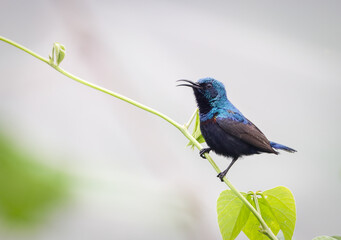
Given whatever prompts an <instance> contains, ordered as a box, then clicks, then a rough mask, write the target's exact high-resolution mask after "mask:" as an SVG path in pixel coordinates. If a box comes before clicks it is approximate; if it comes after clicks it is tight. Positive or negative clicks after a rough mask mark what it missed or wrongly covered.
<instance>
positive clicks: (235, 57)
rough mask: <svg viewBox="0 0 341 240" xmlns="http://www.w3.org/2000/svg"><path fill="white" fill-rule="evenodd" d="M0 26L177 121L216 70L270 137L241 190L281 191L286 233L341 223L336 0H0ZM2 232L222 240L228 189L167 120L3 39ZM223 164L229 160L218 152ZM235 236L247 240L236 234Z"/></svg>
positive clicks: (241, 176) (340, 24)
mask: <svg viewBox="0 0 341 240" xmlns="http://www.w3.org/2000/svg"><path fill="white" fill-rule="evenodd" d="M0 6H1V7H0V35H2V36H5V37H7V38H9V39H12V40H14V41H16V42H18V43H20V44H22V45H24V46H26V47H27V48H29V49H31V50H33V51H35V52H37V53H39V54H41V55H42V56H44V57H48V55H49V54H50V53H51V50H52V45H53V43H54V42H56V41H57V42H60V43H62V44H64V45H65V46H66V52H67V54H66V57H65V59H64V61H63V62H62V64H61V67H63V68H64V69H66V70H67V71H69V72H71V73H73V74H74V75H77V76H79V77H81V78H83V79H85V80H87V81H90V82H93V83H95V84H98V85H100V86H103V87H105V88H108V89H110V90H113V91H115V92H118V93H121V94H123V95H125V96H128V97H130V98H133V99H135V100H137V101H140V102H141V103H144V104H146V105H148V106H150V107H153V108H155V109H157V110H159V111H161V112H163V113H165V114H167V115H168V116H170V117H172V118H173V119H174V120H176V121H178V122H180V123H185V122H186V121H187V120H188V118H189V117H190V115H191V114H192V112H193V111H194V109H195V100H194V96H193V94H192V91H191V90H190V89H186V88H176V87H175V85H176V82H175V81H176V80H177V79H181V78H182V79H183V78H185V79H190V80H197V79H198V78H202V77H207V76H210V77H214V78H216V79H218V80H220V81H222V82H223V83H224V84H225V86H226V88H227V94H228V96H229V99H230V100H231V101H232V102H233V103H234V104H235V105H236V106H237V107H238V108H239V109H240V110H241V111H242V112H243V113H244V114H245V115H246V116H247V117H248V118H249V119H251V120H252V121H253V122H254V123H255V124H256V125H257V126H258V127H259V128H260V129H261V130H262V131H263V132H264V133H265V134H266V135H267V137H268V138H269V139H270V140H273V141H276V142H280V143H283V144H286V145H288V146H290V147H293V148H295V149H297V150H298V152H297V153H295V154H288V153H282V154H280V155H279V156H274V155H267V154H264V155H258V156H250V157H246V158H245V159H242V160H240V161H238V163H237V164H236V165H235V166H234V167H233V168H232V170H231V171H230V172H229V179H230V180H231V182H232V183H233V184H234V185H235V186H236V187H237V188H238V189H239V190H240V191H245V192H247V191H249V190H252V191H257V190H266V189H270V188H273V187H276V186H278V185H284V186H286V187H288V188H290V189H291V191H292V192H293V194H294V196H295V199H296V204H297V222H296V230H295V233H294V239H312V238H313V237H314V236H317V235H336V234H340V233H341V228H340V227H341V225H340V214H341V206H340V202H341V190H340V189H341V161H340V158H341V153H340V147H341V144H340V140H339V135H340V130H341V128H340V121H341V111H340V106H339V104H340V101H341V95H340V90H341V81H340V75H341V68H340V64H341V31H340V29H341V15H340V9H341V2H340V1H337V0H335V1H333V0H328V1H190V0H185V1H178V0H176V1H170V0H169V1H165V0H161V1H156V0H155V1H153V0H151V1H136V0H135V1H116V0H113V1H89V0H86V1H80V0H67V1H66V0H60V1H53V0H48V1H47V0H33V1H24V0H21V1H20V0H14V1H10V0H0ZM0 71H1V87H0V239H4V240H24V239H25V240H26V239H28V240H31V239H32V240H33V239H34V240H46V239H49V240H50V239H51V240H57V239H58V240H59V239H64V240H68V239H73V240H74V239H76V240H77V239H82V240H87V239H89V240H90V239H102V240H106V239H123V240H125V239H127V240H128V239H137V238H138V239H179V240H187V239H198V240H201V239H221V236H220V232H219V228H218V223H217V214H216V200H217V198H218V196H219V193H220V192H221V191H222V190H225V189H226V186H225V185H224V184H222V183H220V182H219V180H218V179H217V178H216V177H215V176H216V173H215V172H214V170H213V169H212V167H211V166H210V165H209V163H208V162H207V161H205V160H203V159H201V158H200V157H199V155H198V151H197V150H194V151H192V150H191V149H190V148H188V147H187V148H186V144H187V142H188V141H187V139H186V138H185V137H184V136H183V135H182V134H181V133H180V132H179V131H178V130H177V129H175V128H174V127H173V126H172V125H170V124H168V123H167V122H165V121H164V120H162V119H160V118H158V117H156V116H153V115H151V114H149V113H147V112H144V111H142V110H140V109H137V108H135V107H133V106H131V105H129V104H127V103H125V102H122V101H120V100H118V99H115V98H113V97H111V96H108V95H105V94H103V93H101V92H98V91H96V90H94V89H91V88H89V87H86V86H84V85H81V84H79V83H76V82H74V81H72V80H71V79H68V78H67V77H65V76H63V75H61V74H60V73H58V72H57V71H55V70H54V69H52V68H51V67H49V66H48V65H46V64H44V63H43V62H41V61H39V60H37V59H35V58H33V57H32V56H30V55H28V54H26V53H24V52H23V51H20V50H18V49H16V48H14V47H12V46H10V45H8V44H5V43H3V42H0ZM212 156H213V157H214V159H215V160H216V162H217V164H218V165H219V166H220V167H221V168H222V169H223V168H225V167H226V166H227V165H228V163H229V161H230V160H227V159H225V158H223V157H220V156H216V155H215V154H212ZM237 239H246V237H245V235H243V234H242V233H241V235H240V236H239V237H238V238H237Z"/></svg>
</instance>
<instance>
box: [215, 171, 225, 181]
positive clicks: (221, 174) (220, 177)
mask: <svg viewBox="0 0 341 240" xmlns="http://www.w3.org/2000/svg"><path fill="white" fill-rule="evenodd" d="M225 175H226V174H225V173H224V172H221V173H219V174H218V175H217V177H218V178H219V179H220V181H222V182H224V177H225Z"/></svg>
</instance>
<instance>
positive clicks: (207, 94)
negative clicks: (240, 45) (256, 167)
mask: <svg viewBox="0 0 341 240" xmlns="http://www.w3.org/2000/svg"><path fill="white" fill-rule="evenodd" d="M178 81H183V82H186V83H183V84H179V85H178V86H187V87H191V88H192V89H193V91H194V95H195V99H196V102H197V105H198V108H199V117H200V130H201V134H202V135H203V137H204V139H205V141H206V143H207V145H208V146H209V147H208V148H203V149H202V150H201V151H200V156H201V157H203V158H205V156H204V154H205V153H209V152H210V151H211V150H213V151H214V152H215V153H217V154H219V155H223V156H225V157H229V158H232V161H231V163H230V165H229V166H228V167H227V168H226V169H225V170H224V171H223V172H221V173H219V174H218V176H217V177H219V178H220V180H221V181H223V178H224V177H225V175H226V174H227V172H228V171H229V169H230V168H231V167H232V165H233V164H234V163H235V162H236V161H237V159H238V158H239V157H241V156H247V155H252V154H259V153H274V154H278V152H277V151H276V150H275V149H280V150H285V151H287V152H296V150H294V149H292V148H289V147H287V146H284V145H281V144H279V143H275V142H271V141H269V140H268V139H267V138H266V137H265V135H264V134H263V133H262V132H261V131H260V130H259V129H258V128H257V127H256V126H255V125H254V124H253V123H252V122H251V121H249V120H248V119H247V118H246V117H244V115H243V114H242V113H241V112H240V111H239V110H238V109H237V108H236V107H235V106H234V105H233V104H232V103H231V102H230V101H229V100H228V98H227V96H226V91H225V87H224V85H223V84H222V83H221V82H219V81H217V80H215V79H214V78H202V79H199V80H198V81H197V82H192V81H189V80H184V79H181V80H178Z"/></svg>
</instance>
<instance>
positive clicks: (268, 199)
mask: <svg viewBox="0 0 341 240" xmlns="http://www.w3.org/2000/svg"><path fill="white" fill-rule="evenodd" d="M263 198H264V199H260V201H261V200H262V201H261V202H262V205H263V209H266V208H264V206H265V205H267V207H268V210H269V211H270V212H271V213H272V215H273V216H274V217H275V219H276V220H277V223H278V225H279V227H280V229H281V230H282V232H283V235H284V237H285V240H290V239H291V238H292V235H293V233H294V230H295V223H296V206H295V199H294V196H293V195H292V193H291V191H290V190H289V189H288V188H286V187H283V186H279V187H275V188H273V189H270V190H266V191H264V192H263ZM268 210H266V211H268ZM268 216H270V215H268Z"/></svg>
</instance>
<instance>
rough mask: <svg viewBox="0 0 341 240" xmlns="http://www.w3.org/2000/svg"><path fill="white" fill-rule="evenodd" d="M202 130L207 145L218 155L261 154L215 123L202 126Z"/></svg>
mask: <svg viewBox="0 0 341 240" xmlns="http://www.w3.org/2000/svg"><path fill="white" fill-rule="evenodd" d="M200 130H201V133H202V135H203V137H204V138H205V141H206V143H207V145H208V146H209V147H210V148H211V149H212V150H213V151H214V152H215V153H217V154H220V155H223V156H226V157H240V156H242V155H251V154H257V153H259V152H258V150H257V149H256V148H255V147H253V146H251V145H250V144H247V143H245V142H244V141H242V140H240V139H238V138H236V137H234V136H232V135H230V134H228V133H226V132H225V131H224V130H223V129H221V128H220V127H219V125H218V124H216V123H215V122H214V121H212V122H206V123H204V124H200Z"/></svg>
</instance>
